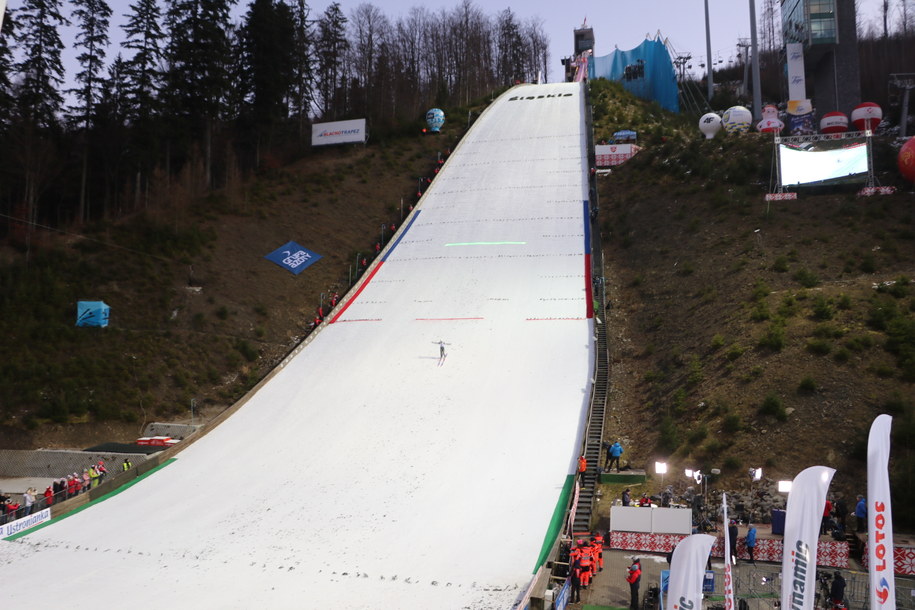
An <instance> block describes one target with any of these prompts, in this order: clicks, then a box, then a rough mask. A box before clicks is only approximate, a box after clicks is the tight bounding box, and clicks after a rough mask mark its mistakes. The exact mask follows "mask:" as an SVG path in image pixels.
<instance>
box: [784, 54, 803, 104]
mask: <svg viewBox="0 0 915 610" xmlns="http://www.w3.org/2000/svg"><path fill="white" fill-rule="evenodd" d="M785 52H786V53H787V56H788V57H787V59H788V62H787V63H788V65H787V69H788V99H789V100H803V99H806V98H807V79H806V77H805V75H804V45H803V44H802V43H799V42H789V43H788V44H786V45H785Z"/></svg>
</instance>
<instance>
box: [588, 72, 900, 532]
mask: <svg viewBox="0 0 915 610" xmlns="http://www.w3.org/2000/svg"><path fill="white" fill-rule="evenodd" d="M592 86H595V87H597V88H599V89H600V90H601V95H595V96H594V97H595V99H605V100H606V104H607V106H608V109H607V110H605V111H603V112H601V113H598V111H597V109H595V116H598V114H601V115H603V116H614V115H616V116H619V115H621V114H623V112H625V113H626V114H627V115H628V116H629V117H633V118H632V120H634V121H639V120H643V121H645V123H644V124H645V125H646V126H647V131H648V132H649V139H650V140H653V143H649V145H648V146H647V148H646V149H645V150H643V151H642V152H640V153H639V154H638V155H637V156H636V157H635V158H634V159H633V160H631V161H630V162H628V163H627V164H625V165H624V166H622V167H620V168H619V169H618V170H614V172H613V173H612V174H611V175H610V176H607V177H605V178H601V179H600V182H599V192H600V198H601V199H600V202H601V233H602V237H603V239H604V242H605V257H606V261H607V263H606V269H605V272H606V274H607V276H608V281H609V286H610V295H611V309H610V311H609V312H608V316H609V323H610V325H611V327H610V336H611V349H612V358H613V369H612V370H613V372H612V375H613V379H612V381H613V386H614V394H613V405H612V411H611V412H612V414H613V417H612V421H611V423H610V425H609V427H608V430H607V433H608V434H609V435H611V436H624V437H627V438H629V439H630V440H631V441H632V443H633V445H634V446H633V451H632V453H634V457H635V460H636V461H637V462H639V463H640V464H650V463H652V462H653V461H654V460H655V459H667V460H670V461H672V462H673V465H672V466H671V472H674V473H679V472H682V471H683V469H684V468H701V469H702V470H703V471H704V472H708V471H709V470H710V469H711V468H721V469H722V471H723V476H724V477H725V479H724V480H723V481H722V484H723V485H725V487H727V486H728V485H731V488H735V487H738V486H740V485H741V484H742V483H743V482H744V479H746V473H747V470H748V469H749V468H750V467H763V469H764V472H765V473H766V476H768V477H770V478H772V479H774V480H778V479H781V478H791V477H793V476H794V475H795V474H796V473H797V472H798V471H799V470H800V469H802V468H805V467H807V466H811V465H817V464H822V465H828V466H832V467H834V468H836V469H837V470H838V472H837V474H836V477H835V480H834V481H835V482H834V485H833V488H834V489H840V490H844V491H846V492H847V493H857V492H863V491H865V484H866V479H865V470H864V469H865V463H866V441H867V433H868V429H869V426H870V423H871V421H872V420H873V418H874V417H875V416H876V415H877V414H879V413H890V414H892V415H893V416H894V418H895V419H894V446H893V460H892V467H893V471H894V478H895V485H894V487H895V490H896V492H897V493H898V494H899V502H902V503H903V504H901V505H906V504H907V502H908V500H909V497H908V495H909V494H911V493H912V492H911V490H912V486H911V485H909V484H908V483H909V479H910V478H911V477H912V476H913V475H915V460H913V458H915V456H913V455H912V453H911V449H910V448H911V447H912V446H913V441H915V437H913V433H915V417H913V415H915V410H913V401H912V399H913V382H915V285H913V283H912V278H913V277H915V225H913V213H912V204H913V203H915V197H913V194H912V189H911V186H910V185H908V186H907V185H904V184H901V183H897V184H898V186H900V187H902V189H901V191H900V192H899V193H897V194H896V195H893V196H882V197H881V196H877V197H871V198H858V197H856V196H855V191H856V188H853V187H848V188H844V189H820V190H818V191H812V192H811V191H806V192H802V193H801V194H800V196H799V198H798V200H797V201H788V202H772V204H771V205H767V203H766V202H765V201H764V199H763V196H764V194H765V192H766V191H767V188H768V184H769V175H770V167H771V161H772V144H771V141H770V140H769V139H768V138H765V137H763V136H759V135H753V134H749V135H746V136H725V135H724V134H719V136H718V138H716V139H715V140H711V141H707V140H704V139H702V138H701V136H700V135H699V134H698V130H697V129H696V128H695V126H694V124H695V122H694V120H690V121H689V124H687V125H685V127H684V123H683V121H682V118H681V117H676V118H671V120H670V121H669V122H668V121H667V119H666V117H664V116H663V113H662V111H660V110H658V109H657V108H653V107H651V106H649V105H646V104H644V103H642V102H638V101H636V100H632V99H631V98H629V97H628V96H627V95H625V94H624V93H623V92H622V91H621V90H620V89H619V88H617V87H615V86H611V85H609V83H594V84H593V85H592ZM615 106H623V107H624V108H626V109H625V110H621V109H614V107H615ZM596 122H597V121H596ZM625 127H629V128H632V129H636V130H639V129H640V128H641V125H640V124H639V123H638V122H635V123H630V124H625V123H624V122H616V123H611V122H608V123H607V124H606V126H604V125H598V131H601V130H606V131H608V132H612V130H615V129H620V128H625ZM597 137H604V136H602V135H598V136H597ZM877 155H878V158H877V163H878V169H880V171H882V172H883V173H882V176H881V181H882V182H883V183H884V184H888V183H893V182H894V181H895V178H894V173H893V172H892V169H891V168H892V164H894V163H895V155H894V154H892V151H890V150H889V149H888V146H887V145H886V144H885V143H880V144H879V145H878V146H877ZM668 482H669V481H668ZM900 518H905V517H902V516H901V517H900Z"/></svg>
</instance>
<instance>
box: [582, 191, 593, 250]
mask: <svg viewBox="0 0 915 610" xmlns="http://www.w3.org/2000/svg"><path fill="white" fill-rule="evenodd" d="M584 202H585V254H587V253H588V252H590V251H591V215H590V210H588V200H587V199H585V200H584Z"/></svg>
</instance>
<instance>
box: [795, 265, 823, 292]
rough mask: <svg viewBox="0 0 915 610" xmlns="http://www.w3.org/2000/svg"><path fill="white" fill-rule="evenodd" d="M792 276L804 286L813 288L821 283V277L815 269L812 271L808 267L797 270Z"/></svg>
mask: <svg viewBox="0 0 915 610" xmlns="http://www.w3.org/2000/svg"><path fill="white" fill-rule="evenodd" d="M792 277H793V278H794V281H796V282H797V283H798V284H800V285H801V286H803V287H804V288H813V287H815V286H819V284H820V278H818V277H817V276H816V274H815V273H814V272H813V271H810V270H809V269H807V268H806V267H805V268H803V269H798V270H797V271H795V273H794V275H793V276H792Z"/></svg>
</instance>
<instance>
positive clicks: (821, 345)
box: [807, 339, 832, 356]
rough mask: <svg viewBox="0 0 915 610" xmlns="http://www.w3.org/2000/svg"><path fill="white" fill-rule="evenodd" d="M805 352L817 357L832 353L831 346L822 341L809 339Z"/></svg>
mask: <svg viewBox="0 0 915 610" xmlns="http://www.w3.org/2000/svg"><path fill="white" fill-rule="evenodd" d="M807 351H808V352H810V353H811V354H815V355H817V356H825V355H827V354H828V353H829V352H831V351H832V344H831V343H830V342H829V341H826V340H824V339H811V340H810V341H808V342H807Z"/></svg>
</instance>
